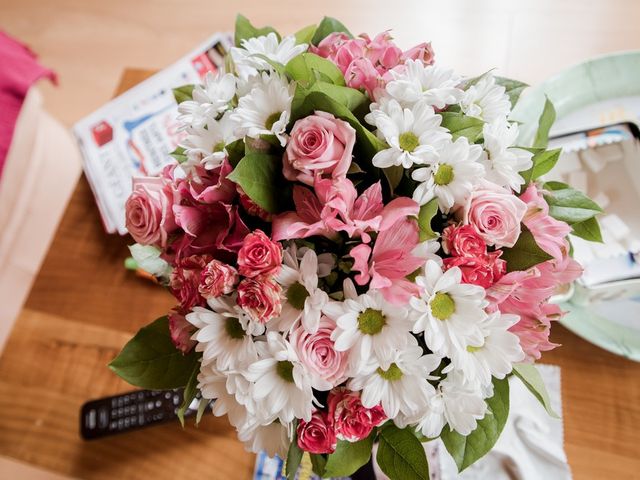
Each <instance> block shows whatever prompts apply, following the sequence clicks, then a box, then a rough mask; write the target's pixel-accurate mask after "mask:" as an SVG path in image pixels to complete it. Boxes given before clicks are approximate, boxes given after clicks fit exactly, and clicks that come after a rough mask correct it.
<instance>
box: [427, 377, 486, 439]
mask: <svg viewBox="0 0 640 480" xmlns="http://www.w3.org/2000/svg"><path fill="white" fill-rule="evenodd" d="M486 413H487V403H486V402H485V401H484V398H483V396H482V394H481V392H480V390H477V389H473V388H470V387H469V386H468V385H467V384H465V383H464V377H463V376H462V375H460V374H458V373H456V372H452V373H450V374H449V375H447V378H445V379H444V380H442V381H441V382H440V383H439V384H438V386H437V387H436V394H435V395H433V396H431V397H430V399H429V405H428V408H427V409H426V410H425V411H424V413H423V415H422V418H421V419H420V420H419V422H418V429H420V430H421V431H422V434H423V435H424V436H426V437H429V438H435V437H438V436H439V435H440V433H441V432H442V429H443V428H446V427H445V425H447V424H449V428H450V429H451V430H455V431H456V432H458V433H459V434H461V435H469V434H470V433H471V432H472V431H474V430H475V429H476V427H477V425H478V420H480V419H482V418H483V417H484V416H485V414H486Z"/></svg>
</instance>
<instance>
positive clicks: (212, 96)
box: [178, 72, 236, 128]
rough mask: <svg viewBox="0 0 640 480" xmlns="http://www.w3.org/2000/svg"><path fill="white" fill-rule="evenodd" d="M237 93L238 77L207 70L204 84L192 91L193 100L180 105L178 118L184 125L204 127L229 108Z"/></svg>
mask: <svg viewBox="0 0 640 480" xmlns="http://www.w3.org/2000/svg"><path fill="white" fill-rule="evenodd" d="M235 94H236V77H234V76H233V75H232V74H230V73H220V72H218V73H217V74H214V73H212V72H207V74H206V75H205V77H204V85H196V86H195V87H194V89H193V92H192V93H191V97H192V98H193V100H187V101H186V102H182V103H180V105H178V113H180V115H179V116H178V120H179V121H180V122H182V123H183V125H184V127H191V128H203V127H204V126H205V125H206V124H207V122H208V121H210V120H215V119H216V118H217V116H218V115H219V114H221V113H222V112H224V111H226V110H227V109H228V108H229V102H231V100H232V99H233V96H234V95H235Z"/></svg>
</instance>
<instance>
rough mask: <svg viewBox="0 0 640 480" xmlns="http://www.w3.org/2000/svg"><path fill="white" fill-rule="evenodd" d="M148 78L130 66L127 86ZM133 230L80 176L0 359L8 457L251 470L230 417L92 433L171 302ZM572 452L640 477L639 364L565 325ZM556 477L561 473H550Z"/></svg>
mask: <svg viewBox="0 0 640 480" xmlns="http://www.w3.org/2000/svg"><path fill="white" fill-rule="evenodd" d="M147 75H149V73H148V72H144V71H139V70H127V71H126V72H125V75H124V77H123V79H122V82H121V85H120V88H119V91H124V90H125V89H126V88H129V87H131V86H132V85H134V84H135V83H137V82H139V81H141V80H142V79H143V78H145V77H146V76H147ZM126 244H127V239H124V238H119V237H116V236H108V235H106V234H105V233H104V231H103V228H102V225H101V223H100V219H99V215H98V211H97V209H96V206H95V204H94V201H93V197H92V194H91V191H90V189H89V186H88V184H87V182H86V180H85V179H84V178H82V179H81V180H80V181H79V183H78V185H77V187H76V190H75V192H74V194H73V196H72V198H71V201H70V202H69V206H68V207H67V211H66V213H65V215H64V218H63V220H62V222H61V224H60V226H59V228H58V231H57V233H56V235H55V238H54V240H53V243H52V245H51V248H50V250H49V253H48V255H47V257H46V260H45V262H44V264H43V266H42V269H41V271H40V273H39V275H38V277H37V279H36V281H35V284H34V286H33V289H32V291H31V294H30V296H29V299H28V300H27V303H26V305H25V307H24V310H23V311H22V313H21V315H20V317H19V318H18V320H17V322H16V325H15V327H14V329H13V332H12V334H11V337H10V338H9V341H8V344H7V347H6V349H5V351H4V353H3V355H2V357H0V455H4V456H7V457H11V458H14V459H18V460H21V461H24V462H28V463H31V464H34V465H38V466H40V467H43V468H46V469H49V470H52V471H55V472H60V473H62V474H65V475H69V476H71V477H76V478H92V479H93V478H95V479H100V478H105V479H133V478H136V479H137V478H140V479H149V478H153V479H164V478H166V479H176V478H178V479H191V478H193V479H248V478H251V473H252V470H253V462H254V456H253V455H251V454H249V453H246V452H245V451H244V449H243V447H242V445H241V444H240V443H239V442H238V441H237V440H236V438H235V431H234V430H233V429H232V428H231V427H230V426H229V425H228V424H227V422H226V420H225V419H217V418H214V417H213V416H212V415H206V416H205V418H204V419H203V421H202V423H201V424H200V427H199V428H195V427H193V426H188V427H187V428H186V429H184V430H182V429H181V428H180V426H179V425H178V424H177V423H175V424H167V425H163V426H159V427H154V428H153V429H148V430H142V431H138V432H135V433H131V434H127V435H122V436H116V437H112V438H107V439H103V440H98V441H93V442H84V441H83V440H81V439H80V437H79V435H78V423H79V420H78V412H79V409H80V406H81V405H82V403H83V402H84V401H86V400H87V399H90V398H97V397H101V396H105V395H111V394H115V393H119V392H123V391H127V390H130V389H131V387H130V386H128V385H127V384H126V383H124V382H123V381H121V380H120V379H118V378H117V377H116V376H115V375H113V374H112V373H111V371H110V370H109V369H108V368H107V367H106V365H107V363H108V362H109V361H110V360H111V359H112V358H113V357H114V356H115V355H116V354H117V353H118V351H119V350H120V348H121V347H122V345H123V344H124V343H125V342H126V341H127V340H128V339H129V338H130V337H131V334H132V333H134V332H135V331H136V330H137V329H138V328H139V327H141V326H142V325H145V324H146V323H148V322H149V321H151V320H152V319H155V318H156V317H158V316H161V315H163V314H164V313H166V312H167V310H168V309H169V308H170V307H172V306H173V304H174V300H173V299H172V297H171V296H170V295H169V294H168V293H166V292H165V291H164V290H162V289H160V288H158V287H156V286H155V285H152V284H151V283H150V282H148V281H146V280H143V279H140V278H138V277H136V276H135V275H133V274H132V273H131V272H128V271H126V270H124V268H123V260H124V258H125V257H126V256H127V254H128V252H127V248H126ZM552 339H553V340H554V341H556V342H558V343H562V344H564V346H563V347H562V348H559V349H557V350H555V351H553V352H550V353H548V354H547V355H545V357H544V360H545V362H547V363H553V364H556V365H560V366H561V367H562V395H563V408H564V421H565V423H564V425H565V440H566V442H565V443H566V451H567V455H568V457H569V463H570V465H571V468H572V470H573V473H574V476H575V478H576V479H578V480H581V479H598V480H600V479H630V478H640V364H638V363H633V362H631V361H629V360H626V359H623V358H620V357H617V356H615V355H613V354H610V353H608V352H605V351H604V350H600V349H599V348H597V347H595V346H593V345H591V344H589V343H587V342H585V341H584V340H582V339H580V338H578V337H576V336H575V335H573V334H572V333H570V332H568V331H567V330H565V329H564V328H563V327H561V326H556V327H555V329H554V332H553V336H552ZM549 480H553V479H549Z"/></svg>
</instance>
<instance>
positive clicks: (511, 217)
mask: <svg viewBox="0 0 640 480" xmlns="http://www.w3.org/2000/svg"><path fill="white" fill-rule="evenodd" d="M526 212H527V205H526V204H525V203H524V202H523V201H522V200H520V199H519V198H518V197H516V196H515V195H514V194H513V193H511V191H509V190H506V189H505V188H502V187H501V186H499V185H496V184H495V183H491V182H488V181H487V180H480V181H479V182H478V184H477V185H476V186H475V188H474V190H473V191H472V192H471V194H470V195H469V197H468V198H467V201H466V203H465V205H464V207H463V208H462V220H463V223H464V224H465V225H473V226H474V227H475V228H476V231H477V232H478V234H479V235H480V236H481V237H482V238H483V239H484V241H485V242H486V243H487V245H495V246H496V248H501V247H513V246H514V245H515V243H516V241H517V240H518V237H520V222H521V221H522V219H523V217H524V214H525V213H526Z"/></svg>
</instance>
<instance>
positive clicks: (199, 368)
mask: <svg viewBox="0 0 640 480" xmlns="http://www.w3.org/2000/svg"><path fill="white" fill-rule="evenodd" d="M235 44H236V46H235V48H232V49H231V51H230V53H229V55H228V56H227V58H226V64H225V71H224V72H218V73H216V74H212V73H210V74H207V76H206V78H205V79H204V84H202V85H188V86H184V87H181V88H178V89H176V90H175V91H174V93H175V96H176V99H177V101H178V102H179V112H180V118H179V120H180V121H181V122H182V125H183V129H184V131H185V140H184V142H183V144H182V145H181V146H180V147H179V148H178V149H176V151H174V152H173V153H172V155H173V156H174V157H175V159H176V162H175V164H173V165H170V166H169V167H167V168H166V169H165V170H164V171H163V173H162V174H161V175H160V176H158V177H153V178H136V179H134V181H133V192H132V194H131V196H130V198H129V200H128V202H127V205H126V218H127V228H128V230H129V232H130V233H131V235H132V236H133V238H134V239H135V240H136V242H137V244H136V245H133V246H132V247H131V252H132V256H133V257H134V259H135V261H136V262H137V264H138V265H139V267H140V268H142V269H143V270H146V271H147V272H149V273H151V274H152V275H154V276H155V277H156V278H157V279H158V281H159V282H160V283H162V284H163V285H166V286H167V287H168V289H169V290H170V291H171V293H172V294H173V295H174V296H175V297H176V299H177V301H178V305H177V306H176V307H175V309H174V310H172V311H171V312H170V313H169V314H168V315H167V316H165V317H162V318H160V319H158V320H156V321H155V322H153V323H152V324H150V325H149V326H147V327H144V328H142V329H141V330H140V331H139V333H138V334H137V335H136V336H135V337H134V338H133V339H132V340H131V341H130V342H129V343H128V344H127V345H126V346H125V347H124V349H123V351H122V352H121V353H120V355H119V356H118V357H117V358H116V359H115V360H114V361H113V362H112V363H111V365H110V367H111V368H112V369H113V370H114V371H115V372H116V373H117V374H118V375H120V376H121V377H122V378H124V379H125V380H127V381H128V382H130V383H132V384H134V385H138V386H141V387H144V388H151V389H167V388H182V387H184V396H185V401H184V404H183V406H182V407H181V409H180V411H179V414H180V415H183V413H184V409H185V408H186V406H187V405H189V404H190V403H191V402H192V400H193V399H194V398H196V397H199V396H201V397H202V398H203V399H205V400H207V401H203V402H201V404H200V405H201V407H202V408H201V410H200V411H199V412H198V413H199V415H198V418H199V417H200V416H201V415H202V413H203V411H204V409H205V406H206V405H207V404H209V402H208V400H215V402H213V403H212V411H213V414H214V415H217V416H221V415H227V416H228V419H229V422H230V423H231V424H232V425H233V426H234V427H235V428H236V429H237V432H238V437H239V439H240V440H241V441H242V442H244V443H245V445H246V447H247V448H248V449H249V450H251V451H254V452H258V451H260V450H262V449H266V450H267V452H269V454H271V455H273V454H278V455H279V456H281V457H282V458H285V459H286V470H287V472H288V475H289V478H293V476H294V474H295V471H296V469H297V467H298V465H299V463H300V461H301V458H302V457H303V455H310V460H311V463H312V465H313V469H314V471H315V472H316V473H317V474H318V475H320V476H325V477H330V476H347V475H350V474H352V473H353V472H354V471H356V470H357V469H358V468H360V467H361V466H362V465H364V464H365V463H367V462H368V461H369V460H370V458H371V452H372V447H373V445H374V443H377V445H378V449H377V457H376V460H377V462H378V464H379V466H380V468H381V469H382V470H383V471H384V472H385V473H386V474H387V475H388V476H389V477H390V478H392V479H402V480H406V479H413V478H416V479H426V478H428V477H429V475H428V464H427V459H426V457H425V453H424V449H423V445H422V444H421V442H426V441H430V440H432V439H435V438H438V437H439V438H441V439H442V441H443V442H444V445H445V446H446V448H447V450H448V451H449V452H450V453H451V455H452V456H453V458H454V459H455V461H456V463H457V465H458V467H459V469H460V470H462V469H464V468H466V467H467V466H468V465H470V464H471V463H473V462H474V461H475V460H477V459H478V458H479V457H481V456H482V455H484V454H485V453H487V452H488V451H489V450H490V449H491V448H492V446H493V445H494V443H495V442H496V440H497V438H498V436H499V435H500V432H501V430H502V428H503V426H504V424H505V421H506V418H507V415H508V411H509V384H508V381H507V377H508V376H509V375H511V374H515V375H516V376H518V377H519V378H520V379H521V380H522V381H523V382H524V383H525V384H526V386H527V387H528V388H529V389H530V390H531V391H532V393H533V394H534V395H536V396H537V397H538V398H539V399H540V401H541V402H542V403H543V404H544V405H545V407H546V408H547V409H548V410H549V411H550V413H551V414H553V412H551V410H550V407H549V404H548V397H547V395H546V392H545V389H544V385H543V384H542V381H541V378H540V376H539V375H538V374H537V372H536V369H535V366H534V365H533V362H534V361H535V360H537V359H539V358H540V356H541V354H542V352H544V351H547V350H550V349H552V348H554V347H556V346H557V345H555V344H553V343H552V342H551V341H550V340H549V331H550V328H551V324H552V321H554V320H557V319H558V318H560V317H561V315H562V312H561V310H560V308H559V307H558V306H557V305H554V304H552V303H550V302H549V298H550V297H551V296H552V295H553V294H554V292H555V291H556V289H557V288H558V287H559V286H561V285H563V284H566V283H568V282H571V281H573V280H575V279H576V278H578V277H579V276H580V274H581V268H580V266H579V265H578V264H577V263H576V262H575V261H574V260H573V259H572V258H571V255H570V250H571V249H570V243H569V241H568V235H569V234H570V233H572V234H574V235H578V236H581V237H583V238H586V239H591V240H597V239H598V238H599V230H598V224H597V221H596V219H595V217H594V215H596V213H598V212H599V208H598V206H597V205H595V204H594V203H593V202H592V201H591V200H589V199H588V198H586V197H585V196H584V195H583V194H581V193H580V192H578V191H576V190H573V189H572V188H571V187H569V186H568V185H566V184H562V183H558V182H547V183H544V182H543V181H542V180H541V179H540V177H541V176H543V175H544V174H545V173H547V172H548V171H549V170H550V169H551V168H552V167H553V166H554V164H555V163H556V162H557V160H558V158H559V154H560V152H559V151H558V150H547V149H546V145H547V137H548V132H549V129H550V127H551V124H552V123H553V121H554V117H555V113H554V110H553V106H552V105H551V103H549V102H547V103H546V105H545V107H544V111H543V112H542V115H541V117H540V120H539V130H538V132H537V135H536V138H535V140H534V142H533V145H531V146H526V147H525V146H523V145H521V144H520V143H518V123H517V122H513V121H510V120H509V114H510V112H511V109H512V107H513V105H514V104H515V102H516V101H517V99H518V96H519V94H520V92H521V91H522V90H523V89H524V88H525V87H526V85H525V84H523V83H520V82H517V81H514V80H509V79H505V78H501V77H497V76H494V74H493V73H492V72H487V73H485V74H483V75H480V76H478V77H474V78H466V77H461V76H459V75H458V74H456V73H455V72H454V71H452V70H449V69H446V68H444V67H442V66H440V65H438V64H436V63H434V52H433V50H432V48H431V45H430V44H429V43H422V44H420V45H416V46H415V47H413V48H411V49H409V50H402V49H400V48H399V47H398V46H397V45H396V44H395V43H394V42H393V40H392V37H391V35H390V34H389V32H383V33H381V34H378V35H377V36H375V37H373V38H371V37H369V36H367V35H360V36H357V37H354V36H353V35H352V34H351V33H349V31H348V30H347V29H346V28H345V26H344V25H342V24H341V23H340V22H338V21H337V20H335V19H331V18H325V19H323V20H322V22H320V24H319V25H313V26H309V27H307V28H304V29H302V30H300V31H299V32H297V33H296V34H295V35H291V36H286V37H281V36H280V35H279V34H278V33H277V32H276V31H275V30H274V29H272V28H270V27H265V28H256V27H254V26H252V25H251V23H250V22H249V21H248V20H247V19H246V18H244V17H242V16H239V17H238V20H237V24H236V32H235ZM181 418H182V417H181Z"/></svg>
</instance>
